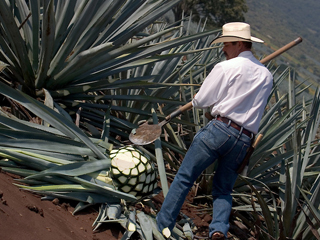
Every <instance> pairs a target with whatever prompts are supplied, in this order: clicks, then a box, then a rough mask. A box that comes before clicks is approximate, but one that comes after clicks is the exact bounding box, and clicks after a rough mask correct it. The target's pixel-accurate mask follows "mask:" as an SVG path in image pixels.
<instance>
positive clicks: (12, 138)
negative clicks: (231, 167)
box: [0, 0, 320, 240]
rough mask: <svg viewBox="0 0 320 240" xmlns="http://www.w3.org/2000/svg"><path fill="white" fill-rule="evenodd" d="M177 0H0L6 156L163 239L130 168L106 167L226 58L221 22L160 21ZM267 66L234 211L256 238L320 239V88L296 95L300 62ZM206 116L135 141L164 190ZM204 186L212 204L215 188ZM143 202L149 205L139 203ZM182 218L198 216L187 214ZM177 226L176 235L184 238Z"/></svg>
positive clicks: (45, 187)
mask: <svg viewBox="0 0 320 240" xmlns="http://www.w3.org/2000/svg"><path fill="white" fill-rule="evenodd" d="M178 2H179V0H168V1H141V0H132V1H126V0H113V1H112V0H109V1H105V0H103V1H102V0H101V1H69V2H65V1H52V0H48V1H41V0H38V1H10V2H9V1H0V18H1V25H0V61H1V62H0V66H1V70H2V71H1V70H0V71H1V73H0V74H1V80H0V94H1V96H2V102H1V108H0V156H1V158H2V159H1V160H0V164H1V166H2V169H3V170H5V171H8V172H13V173H16V174H18V175H21V176H22V177H23V178H22V179H21V180H19V181H20V182H19V184H17V185H18V186H19V187H22V188H26V189H29V190H32V191H35V192H38V193H39V194H42V195H44V196H45V198H46V199H51V198H53V197H59V198H66V199H72V200H75V201H78V202H79V204H78V205H77V207H76V210H75V213H77V212H78V211H81V210H83V209H85V208H86V207H88V206H91V205H97V204H98V205H99V206H100V214H99V216H98V218H97V220H96V221H95V222H94V224H93V225H94V228H95V229H97V228H99V227H100V226H101V224H106V223H108V222H117V223H119V224H121V225H122V226H123V228H124V230H125V231H126V233H125V235H124V236H125V237H124V238H130V236H131V235H132V234H133V232H136V231H137V232H138V234H139V235H140V236H141V238H142V239H153V238H155V239H163V236H161V235H159V232H158V231H157V230H156V227H155V221H154V218H155V214H154V213H156V211H157V210H156V209H154V206H152V204H150V201H148V199H149V198H150V197H152V196H149V197H144V198H142V199H140V198H139V199H138V198H137V197H136V196H134V195H132V194H130V192H129V193H126V192H123V191H122V190H121V189H118V188H117V186H116V184H115V182H116V181H117V180H119V179H118V177H119V178H120V177H121V179H122V177H123V176H124V175H121V176H120V175H119V176H116V175H117V174H115V175H113V176H112V175H108V174H107V173H108V171H109V170H110V169H111V160H110V157H111V158H112V156H110V152H111V151H113V150H114V149H116V148H118V147H124V146H127V145H130V142H129V141H128V135H129V133H130V132H131V130H132V129H133V128H136V127H137V126H138V124H139V122H140V121H141V120H149V121H153V122H154V123H156V122H158V121H159V120H161V119H163V118H164V117H165V116H166V115H167V114H168V113H170V112H172V111H173V110H175V109H176V108H177V107H178V106H179V105H182V104H185V103H186V102H189V101H190V100H191V98H192V96H193V95H194V93H195V92H196V91H197V89H198V88H199V86H200V85H201V83H202V81H203V80H204V78H205V77H206V75H207V74H208V73H209V71H210V70H211V69H212V67H213V66H214V65H215V64H216V63H218V62H219V61H220V60H221V59H220V56H221V47H220V46H213V47H207V46H208V44H209V43H210V42H211V40H212V37H214V36H215V35H216V34H217V33H218V32H219V31H218V30H212V31H204V30H203V29H205V26H200V25H199V26H198V28H197V32H196V33H195V34H192V35H189V32H190V31H189V29H187V31H184V30H183V29H182V27H181V28H180V26H179V27H172V26H171V25H170V24H168V23H166V22H164V21H162V19H161V17H162V16H163V14H164V13H166V12H168V11H169V10H170V9H172V8H173V7H174V6H175V5H176V4H177V3H178ZM8 4H13V5H8ZM64 4H65V5H64ZM30 12H31V15H29V13H30ZM184 21H186V22H185V25H187V26H188V24H189V22H188V20H186V19H183V20H182V23H181V26H182V25H183V24H184ZM291 40H292V39H290V41H291ZM286 43H287V42H286ZM296 49H298V48H294V49H293V50H290V51H291V52H295V51H296ZM268 68H269V69H270V70H271V72H273V73H274V76H275V81H274V83H275V84H274V87H273V89H272V92H271V94H270V97H269V102H268V106H267V108H266V111H265V114H264V117H263V119H262V121H261V127H260V130H259V132H260V133H261V134H263V135H264V137H263V139H262V141H261V143H260V144H259V145H258V147H257V149H256V151H255V152H254V154H253V156H252V159H251V162H250V165H249V169H248V176H247V177H239V179H238V181H237V183H236V185H235V189H234V194H233V196H234V216H235V217H236V218H237V220H238V221H242V223H243V224H245V225H246V226H247V227H248V228H250V230H252V232H251V233H248V236H247V237H248V238H249V237H252V234H253V235H254V236H253V237H255V238H257V239H258V238H259V239H279V240H284V239H290V238H293V239H304V240H308V239H315V238H316V239H320V237H319V228H320V224H319V223H320V216H319V215H320V213H319V207H320V201H319V200H320V194H319V190H320V184H319V181H320V174H319V169H320V163H319V161H318V158H319V141H318V136H317V131H318V126H319V123H320V114H319V113H320V110H319V106H320V104H319V103H320V93H319V91H318V89H316V90H315V94H314V96H313V98H312V99H311V100H305V99H303V98H302V100H300V98H299V97H300V96H301V95H302V94H303V92H304V91H305V90H306V89H307V88H308V86H305V87H301V85H300V84H299V85H296V83H297V81H296V75H295V71H294V70H293V69H292V68H289V67H286V68H283V67H278V66H276V65H274V64H273V63H270V64H268ZM283 83H284V85H285V87H286V89H287V91H286V92H285V94H280V93H279V86H280V85H281V84H283ZM206 123H207V120H206V118H204V111H203V110H201V109H197V110H194V111H188V112H186V113H184V114H182V115H181V117H179V118H177V119H174V120H173V121H171V122H170V123H168V124H167V125H165V132H164V134H163V135H162V136H161V139H157V140H156V141H155V143H153V144H150V145H147V146H143V147H142V146H141V147H138V148H139V151H141V152H142V153H143V154H146V155H148V156H150V159H151V161H153V162H154V164H155V166H156V170H157V171H158V172H159V176H160V181H161V183H162V185H163V189H165V184H163V183H164V182H165V180H164V179H166V175H168V174H169V171H168V169H163V168H162V167H161V166H163V165H164V164H163V163H164V161H165V162H166V163H168V164H169V165H170V170H171V171H170V174H174V172H175V171H176V170H177V169H178V168H179V165H180V163H181V160H182V157H183V155H184V154H185V152H186V151H187V146H188V144H190V142H191V141H192V138H193V136H194V134H195V133H196V132H197V130H198V129H199V128H200V127H202V126H204V125H205V124H206ZM165 170H167V172H165ZM212 175H213V172H210V173H209V176H207V175H204V176H203V178H202V180H201V181H202V182H203V181H206V178H209V179H210V178H211V177H212ZM110 176H111V180H110V179H109V177H110ZM107 177H108V178H107ZM112 177H113V179H112ZM130 177H131V176H129V177H128V178H130ZM127 180H128V181H124V182H125V183H129V182H130V180H129V179H127ZM206 185H207V186H208V185H209V184H206ZM153 187H154V185H153ZM204 190H205V189H203V191H204ZM204 192H205V191H204ZM157 193H158V192H157V191H155V192H154V194H157ZM198 197H199V198H203V199H209V201H208V202H207V204H208V206H209V208H210V202H211V201H210V197H211V196H210V194H209V195H206V194H204V195H199V196H198ZM137 201H141V202H142V203H143V204H145V205H149V206H150V207H151V208H153V211H151V213H150V214H145V213H144V212H139V211H136V209H135V208H134V206H135V203H136V202H137ZM211 210H212V209H204V210H203V211H209V212H211ZM231 220H234V219H231ZM177 224H178V225H179V224H185V227H184V228H183V229H186V230H189V229H190V226H191V227H192V226H193V223H192V220H190V219H188V218H184V219H183V221H181V222H179V223H177ZM178 225H177V226H178ZM180 229H182V228H176V229H175V231H174V238H175V239H182V237H183V232H181V231H180ZM189 233H190V231H189Z"/></svg>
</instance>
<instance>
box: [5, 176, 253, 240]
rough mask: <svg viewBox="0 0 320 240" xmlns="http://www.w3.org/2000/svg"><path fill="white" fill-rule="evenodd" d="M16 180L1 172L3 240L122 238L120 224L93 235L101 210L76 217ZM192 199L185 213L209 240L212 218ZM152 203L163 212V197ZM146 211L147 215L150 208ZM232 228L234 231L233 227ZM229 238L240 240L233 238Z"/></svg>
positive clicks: (201, 236)
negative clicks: (17, 183) (23, 187)
mask: <svg viewBox="0 0 320 240" xmlns="http://www.w3.org/2000/svg"><path fill="white" fill-rule="evenodd" d="M17 177H18V176H14V175H12V174H8V173H5V172H3V171H1V170H0V239H1V240H18V239H21V237H22V238H23V239H25V240H40V239H46V240H56V239H64V240H69V239H70V240H71V239H72V240H74V239H77V240H99V239H101V240H102V239H105V240H116V239H121V237H122V236H123V233H124V229H123V228H122V227H121V225H120V224H110V223H108V224H105V225H103V226H102V227H101V228H100V230H99V232H93V230H92V224H93V222H94V220H95V219H96V217H97V215H98V207H97V208H95V207H92V208H91V209H89V210H88V209H86V210H85V211H83V212H80V213H77V214H76V215H75V216H74V215H72V212H73V210H74V207H73V206H72V204H70V203H66V202H63V200H60V201H59V200H58V199H55V200H54V201H45V200H41V197H40V196H38V195H35V194H33V193H31V192H28V191H24V190H21V189H19V188H18V187H17V186H14V185H13V183H14V179H15V178H17ZM193 197H194V195H193V193H192V192H191V193H190V194H189V195H188V197H187V200H186V202H185V204H184V205H183V208H182V212H183V213H184V214H186V215H187V216H188V217H190V218H192V219H193V222H194V224H195V225H196V227H197V232H196V234H195V239H207V236H208V226H209V223H210V221H211V216H210V214H208V212H206V211H203V209H205V208H206V206H201V204H200V205H194V204H192V202H193ZM152 200H153V203H154V205H155V206H156V207H157V208H159V209H160V207H161V204H162V202H163V195H162V194H161V193H160V194H158V195H157V196H156V197H154V198H153V199H152ZM140 207H141V206H140ZM137 208H139V206H137ZM140 210H141V209H140ZM143 210H144V211H146V212H148V209H143ZM232 228H233V229H234V226H232ZM230 236H231V235H230ZM135 239H139V238H138V237H135ZM230 239H239V238H234V237H232V236H231V238H230ZM240 239H241V238H240ZM242 239H243V238H242ZM245 239H248V238H245Z"/></svg>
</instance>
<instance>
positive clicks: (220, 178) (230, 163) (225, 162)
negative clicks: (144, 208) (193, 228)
mask: <svg viewBox="0 0 320 240" xmlns="http://www.w3.org/2000/svg"><path fill="white" fill-rule="evenodd" d="M250 143H251V139H250V137H248V136H247V135H245V134H241V133H240V132H239V131H238V130H236V129H234V128H233V127H231V126H229V125H228V124H225V123H222V122H220V121H218V120H212V121H210V122H209V123H208V124H207V125H206V126H205V127H204V128H202V129H201V130H200V131H199V132H198V133H197V134H196V136H195V137H194V140H193V142H192V144H191V146H190V148H189V150H188V152H187V154H186V155H185V158H184V160H183V162H182V164H181V166H180V168H179V171H178V173H177V174H176V176H175V178H174V181H173V182H172V184H171V186H170V189H169V192H168V194H167V196H166V198H165V200H164V202H163V204H162V207H161V210H160V212H159V213H158V214H157V224H158V228H159V230H160V232H162V230H163V229H164V228H166V227H168V228H169V229H170V231H172V229H173V227H174V225H175V222H176V218H177V217H178V214H179V212H180V209H181V207H182V204H183V203H184V200H185V198H186V196H187V194H188V192H189V190H190V188H191V187H192V186H193V184H194V182H195V181H196V179H197V178H198V177H199V176H200V174H201V173H202V171H203V170H205V169H206V168H207V167H209V166H210V165H211V164H212V163H213V162H214V161H215V160H218V167H217V169H216V172H215V174H214V177H213V187H212V197H213V215H212V222H211V223H210V225H209V236H211V235H212V234H213V233H214V232H216V231H219V232H222V233H223V234H224V235H225V236H227V232H228V229H229V216H230V213H231V208H232V196H231V193H232V189H233V185H234V183H235V181H236V179H237V177H238V173H237V170H238V168H239V167H240V165H241V163H242V161H243V159H244V157H245V154H246V151H247V148H248V147H249V146H250Z"/></svg>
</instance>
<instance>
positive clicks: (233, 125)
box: [216, 115, 254, 138]
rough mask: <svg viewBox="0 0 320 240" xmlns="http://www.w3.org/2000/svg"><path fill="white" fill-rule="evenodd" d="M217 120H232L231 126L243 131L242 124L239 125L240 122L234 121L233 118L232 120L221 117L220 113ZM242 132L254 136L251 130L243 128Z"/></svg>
mask: <svg viewBox="0 0 320 240" xmlns="http://www.w3.org/2000/svg"><path fill="white" fill-rule="evenodd" d="M216 119H217V120H219V121H220V122H223V123H226V124H229V122H230V126H231V127H233V128H235V129H237V130H238V131H241V126H239V125H238V124H236V123H235V122H233V121H232V120H230V119H229V118H226V117H221V116H220V115H218V116H217V117H216ZM242 133H244V134H245V135H247V136H248V137H250V138H251V137H254V135H253V133H252V132H250V131H249V130H247V129H245V128H242Z"/></svg>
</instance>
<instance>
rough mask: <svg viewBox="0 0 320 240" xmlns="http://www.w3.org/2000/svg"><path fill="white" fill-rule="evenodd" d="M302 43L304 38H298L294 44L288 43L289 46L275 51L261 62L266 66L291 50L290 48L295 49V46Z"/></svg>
mask: <svg viewBox="0 0 320 240" xmlns="http://www.w3.org/2000/svg"><path fill="white" fill-rule="evenodd" d="M301 42H302V38H301V37H298V38H297V39H295V40H293V41H292V42H290V43H288V44H287V45H285V46H283V47H282V48H279V49H278V50H277V51H275V52H274V53H271V54H270V55H268V56H266V57H265V58H263V59H262V60H261V61H260V62H261V63H262V64H265V63H267V62H269V61H270V60H272V59H274V58H275V57H277V56H279V55H280V54H282V53H283V52H285V51H287V50H289V49H290V48H292V47H294V46H295V45H297V44H299V43H301Z"/></svg>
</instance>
